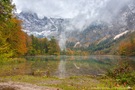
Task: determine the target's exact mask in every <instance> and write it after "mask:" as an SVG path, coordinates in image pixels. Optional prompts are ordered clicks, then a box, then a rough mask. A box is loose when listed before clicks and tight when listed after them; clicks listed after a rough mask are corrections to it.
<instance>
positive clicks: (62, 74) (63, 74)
mask: <svg viewBox="0 0 135 90" xmlns="http://www.w3.org/2000/svg"><path fill="white" fill-rule="evenodd" d="M66 75H67V73H66V60H60V63H59V66H58V77H59V78H61V79H62V78H65V77H66Z"/></svg>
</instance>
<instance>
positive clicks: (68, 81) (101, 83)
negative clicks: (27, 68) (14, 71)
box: [0, 75, 135, 90]
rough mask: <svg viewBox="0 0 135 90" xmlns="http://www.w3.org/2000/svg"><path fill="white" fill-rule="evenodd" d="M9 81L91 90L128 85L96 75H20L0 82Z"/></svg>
mask: <svg viewBox="0 0 135 90" xmlns="http://www.w3.org/2000/svg"><path fill="white" fill-rule="evenodd" d="M7 81H13V82H23V83H31V84H36V85H38V86H49V87H56V88H61V89H63V90H90V89H101V90H102V89H103V90H104V89H111V90H112V89H113V90H121V89H123V90H124V89H125V90H126V89H127V87H128V86H123V85H119V86H116V85H115V80H113V79H111V78H108V77H106V78H101V77H94V76H73V77H69V78H65V79H59V78H57V77H46V76H43V77H39V76H28V75H18V76H6V77H1V78H0V82H7ZM132 88H134V89H135V86H133V87H132Z"/></svg>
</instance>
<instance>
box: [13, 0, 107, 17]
mask: <svg viewBox="0 0 135 90" xmlns="http://www.w3.org/2000/svg"><path fill="white" fill-rule="evenodd" d="M107 1H108V0H13V2H14V3H15V4H16V7H17V11H18V12H20V11H33V12H36V13H38V15H39V16H41V17H42V16H49V17H63V18H73V17H76V16H77V15H78V14H80V13H88V12H90V13H94V12H93V11H92V9H97V8H100V7H102V6H104V4H105V3H106V2H107Z"/></svg>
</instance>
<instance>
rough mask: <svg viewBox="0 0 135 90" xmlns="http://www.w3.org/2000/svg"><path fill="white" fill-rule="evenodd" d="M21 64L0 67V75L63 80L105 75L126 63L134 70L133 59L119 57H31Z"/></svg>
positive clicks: (134, 62) (134, 60)
mask: <svg viewBox="0 0 135 90" xmlns="http://www.w3.org/2000/svg"><path fill="white" fill-rule="evenodd" d="M25 59H26V61H24V62H22V63H13V64H4V65H1V66H0V68H1V70H0V75H1V76H8V75H34V76H44V75H46V76H55V77H59V78H65V77H69V76H79V75H98V74H105V73H106V72H107V71H108V70H112V69H113V68H115V67H117V66H119V65H121V64H122V63H128V64H129V65H130V66H131V67H132V68H133V69H135V58H131V57H120V56H101V55H99V56H94V55H93V56H33V57H25Z"/></svg>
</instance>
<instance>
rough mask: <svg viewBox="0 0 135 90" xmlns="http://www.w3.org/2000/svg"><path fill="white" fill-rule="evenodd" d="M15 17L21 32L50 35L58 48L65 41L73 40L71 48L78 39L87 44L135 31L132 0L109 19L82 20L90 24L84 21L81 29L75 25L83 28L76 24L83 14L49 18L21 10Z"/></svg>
mask: <svg viewBox="0 0 135 90" xmlns="http://www.w3.org/2000/svg"><path fill="white" fill-rule="evenodd" d="M17 17H18V18H19V19H21V20H22V21H23V23H22V27H23V31H25V32H27V34H29V35H31V34H33V35H35V36H37V37H47V38H50V37H52V36H54V37H55V38H56V39H58V41H59V44H60V46H61V47H62V48H65V46H66V44H68V43H74V44H73V45H72V47H74V45H75V44H76V43H78V42H79V43H80V45H81V46H84V45H85V44H86V43H88V42H89V43H88V44H87V46H89V45H90V44H91V43H93V42H96V41H99V43H100V42H102V41H104V40H106V39H107V38H110V37H113V40H116V39H118V38H120V37H121V36H123V35H125V34H127V33H128V32H130V31H133V30H135V1H134V0H131V2H130V3H128V4H126V5H123V6H122V7H121V9H120V10H119V11H117V13H116V14H115V15H113V17H111V16H110V18H112V20H110V21H107V19H106V20H105V19H99V18H97V19H95V20H92V21H90V20H84V22H86V21H87V22H89V21H90V22H91V23H87V25H84V26H85V28H82V29H81V28H79V29H78V28H77V27H80V26H81V27H83V25H81V23H79V24H78V22H79V21H81V20H82V23H83V17H78V18H75V20H74V19H62V18H50V17H49V18H48V17H44V18H42V19H41V18H39V17H38V16H37V14H36V13H33V12H21V13H20V14H17ZM108 17H109V16H108ZM83 24H84V23H83ZM79 25H80V26H79ZM108 36H109V37H108ZM71 38H72V39H71ZM63 45H64V46H63ZM68 45H69V46H71V45H70V44H68Z"/></svg>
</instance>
